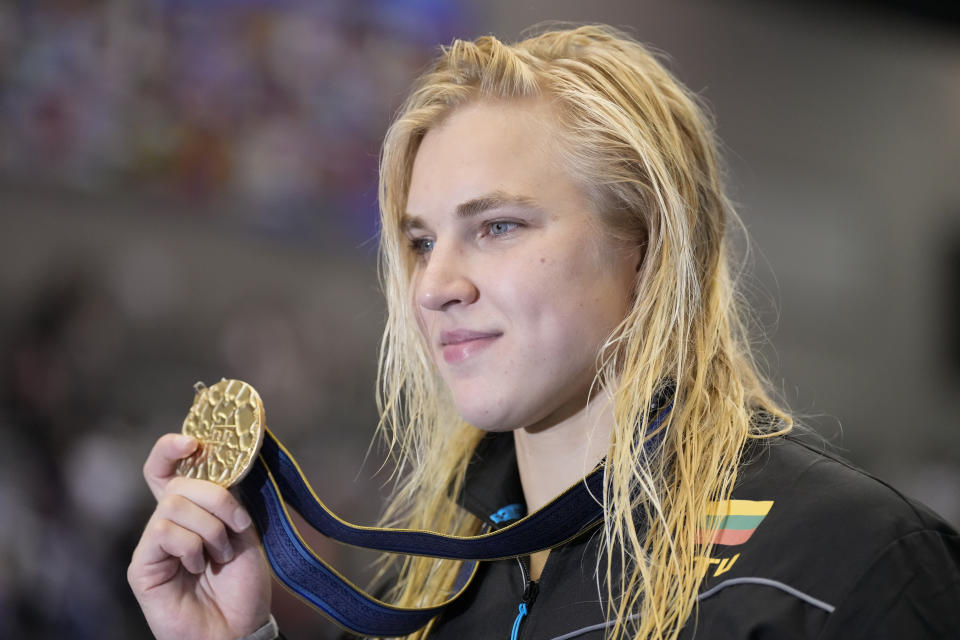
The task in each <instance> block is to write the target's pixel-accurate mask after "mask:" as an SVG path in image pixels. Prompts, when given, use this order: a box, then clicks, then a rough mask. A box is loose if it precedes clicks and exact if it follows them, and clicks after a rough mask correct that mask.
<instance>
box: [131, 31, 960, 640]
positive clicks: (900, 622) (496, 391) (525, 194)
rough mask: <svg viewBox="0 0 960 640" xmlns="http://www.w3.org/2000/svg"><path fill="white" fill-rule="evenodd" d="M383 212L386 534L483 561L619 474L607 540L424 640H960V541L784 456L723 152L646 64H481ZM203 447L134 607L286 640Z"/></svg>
mask: <svg viewBox="0 0 960 640" xmlns="http://www.w3.org/2000/svg"><path fill="white" fill-rule="evenodd" d="M380 204H381V212H382V235H381V255H382V269H383V276H384V285H385V289H386V295H387V301H388V309H389V317H388V320H387V327H386V330H385V333H384V340H383V347H382V352H381V367H380V375H381V387H380V392H381V393H380V397H379V399H380V408H381V416H382V420H381V427H382V430H383V433H384V435H385V437H386V439H387V441H388V442H389V443H390V445H391V446H392V448H393V451H394V452H395V453H396V454H397V455H398V457H399V460H400V462H401V469H402V472H403V473H404V476H403V477H404V481H403V484H402V486H401V487H400V489H399V491H398V492H397V493H396V495H395V496H394V498H393V500H392V502H391V503H390V504H389V506H388V508H387V512H386V515H385V523H387V524H390V525H392V526H402V527H405V528H418V529H428V530H434V531H444V532H449V533H456V534H460V535H472V534H477V533H479V532H480V531H481V530H483V528H484V527H487V528H497V527H500V526H503V525H504V524H506V523H509V522H511V521H514V520H515V519H516V518H518V517H520V516H522V515H523V514H524V513H527V512H532V511H534V510H536V509H539V508H540V507H542V506H543V505H545V504H546V503H548V502H549V501H550V500H551V499H553V498H554V497H555V496H556V495H558V494H560V493H561V492H563V491H564V490H565V489H567V488H568V487H570V486H571V485H574V484H576V483H577V482H578V481H579V480H580V479H581V478H583V477H584V475H585V474H587V473H588V472H589V471H590V470H591V469H593V468H594V467H595V466H596V465H598V464H602V465H604V490H603V492H602V495H600V496H598V499H600V500H602V503H603V507H604V520H603V523H602V527H599V528H597V529H595V530H593V531H590V532H588V533H586V534H584V535H582V536H580V537H577V538H574V539H573V540H570V541H568V542H566V543H565V544H563V545H560V546H558V547H555V548H553V549H551V550H549V551H542V552H539V553H535V554H533V555H532V556H530V557H527V558H522V559H520V561H519V562H518V561H517V560H502V561H494V562H487V563H483V564H482V567H481V569H480V570H479V573H478V575H477V577H476V578H475V580H474V582H473V583H472V584H471V586H470V587H469V589H468V591H467V593H466V594H465V595H464V597H463V598H461V599H460V600H458V601H457V603H456V604H455V605H453V606H452V607H451V608H449V609H447V610H446V611H445V612H444V613H443V614H441V615H440V616H438V618H436V619H434V620H433V622H431V624H430V625H428V626H427V627H426V628H424V629H423V630H421V631H420V632H418V633H417V634H415V635H414V637H429V638H458V639H464V638H509V637H511V633H513V634H514V635H515V636H519V637H525V638H538V639H539V638H573V637H577V638H601V637H605V638H638V639H641V638H642V639H647V638H692V637H694V634H695V633H696V634H697V637H701V638H748V637H749V638H851V637H870V638H887V637H889V638H894V637H897V638H899V637H911V638H912V637H960V617H958V616H960V614H958V610H960V607H957V604H960V569H958V565H960V541H958V537H957V533H956V532H955V531H953V530H952V529H950V528H949V527H948V526H947V525H946V524H944V523H943V522H941V521H940V520H939V519H938V518H937V517H936V516H934V515H933V514H931V513H930V512H928V511H926V510H925V509H923V508H922V507H920V506H918V505H916V504H914V503H911V502H909V501H907V500H905V499H904V498H902V497H901V496H900V495H899V494H897V493H896V492H895V491H893V490H892V489H890V488H888V487H887V486H886V485H884V484H882V483H880V482H879V481H876V480H873V479H871V478H869V477H868V476H866V475H864V474H862V473H861V472H858V471H856V470H854V469H852V468H850V467H848V466H847V465H845V464H843V463H841V462H838V461H835V460H833V459H831V458H829V457H827V456H825V455H822V454H821V453H819V452H817V451H814V450H812V449H809V448H807V447H805V446H803V445H801V444H799V443H798V442H796V441H795V440H794V439H792V438H791V437H789V436H787V435H786V434H787V432H788V431H790V428H791V421H790V418H789V416H788V415H787V414H786V412H785V411H784V410H782V409H781V408H780V407H779V406H778V405H777V404H776V403H775V402H774V401H773V400H772V399H771V397H770V395H769V394H768V393H767V391H766V388H765V385H764V383H763V380H762V378H761V376H760V375H759V374H758V372H757V369H756V367H755V365H754V363H753V361H752V359H751V355H750V349H749V340H748V337H747V336H746V335H745V330H744V325H743V321H742V318H741V310H740V309H739V299H738V297H737V295H736V292H735V289H734V283H733V279H732V275H731V270H730V266H729V262H730V255H729V246H728V243H727V240H726V237H725V234H726V231H727V227H728V226H729V225H730V224H731V223H733V222H735V214H734V212H733V210H732V209H731V207H730V204H729V202H728V200H727V199H726V197H725V195H724V191H723V186H722V184H721V179H720V174H719V172H718V168H717V158H716V148H715V142H714V139H713V135H712V130H711V127H710V123H709V121H708V120H707V118H706V117H705V115H704V114H703V112H702V111H701V110H700V108H699V107H698V105H697V102H696V100H695V99H694V98H693V97H692V96H691V94H690V93H689V92H688V91H686V90H685V89H684V88H682V87H681V86H680V85H679V84H678V83H677V82H676V80H674V79H673V78H672V77H671V76H670V75H669V74H668V73H667V72H666V71H665V70H664V68H663V67H662V66H661V65H660V64H659V63H658V62H657V61H656V60H655V59H654V58H653V57H652V56H651V55H650V53H649V52H647V51H646V50H645V49H644V48H643V47H642V46H641V45H640V44H638V43H636V42H635V41H633V40H631V39H630V38H628V37H626V36H624V35H622V34H620V33H618V32H616V31H614V30H611V29H609V28H606V27H595V26H591V27H581V28H578V29H572V30H565V31H552V32H547V33H544V34H542V35H539V36H535V37H532V38H530V39H528V40H525V41H523V42H520V43H518V44H516V45H506V44H503V43H501V42H499V41H498V40H496V39H495V38H492V37H485V38H480V39H479V40H477V41H475V42H462V41H456V42H454V43H453V45H451V46H450V47H449V48H445V49H444V50H443V53H442V55H441V56H440V58H439V59H438V60H437V62H436V64H435V65H434V67H433V68H432V69H431V70H429V71H428V72H427V73H426V74H425V75H424V76H423V77H422V78H420V80H419V81H418V82H417V84H416V85H415V87H414V88H413V90H412V92H411V95H410V97H409V98H408V100H407V102H406V104H405V105H404V107H403V108H402V109H401V112H400V114H399V115H398V117H397V119H396V121H395V122H394V124H393V125H392V126H391V128H390V130H389V132H388V134H387V137H386V140H385V143H384V149H383V156H382V163H381V188H380ZM654 418H657V421H656V423H654ZM195 446H196V443H195V442H193V441H192V440H191V439H189V438H184V437H182V436H176V435H172V434H171V435H167V436H164V437H162V438H161V439H160V440H159V441H158V442H157V445H156V446H155V447H154V450H153V451H152V452H151V454H150V456H149V458H148V460H147V463H146V465H145V475H146V478H147V482H148V484H149V485H150V487H151V489H152V490H153V492H154V494H155V495H156V496H157V499H158V505H157V509H156V512H155V513H154V515H153V517H152V518H151V519H150V521H149V523H148V524H147V527H146V529H145V531H144V534H143V537H142V539H141V541H140V544H139V546H138V547H137V549H136V551H135V552H134V555H133V560H132V562H131V565H130V569H129V579H130V583H131V585H132V587H133V589H134V592H135V593H136V595H137V598H138V600H139V602H140V604H141V606H142V608H143V610H144V613H145V615H146V617H147V620H148V622H149V624H150V626H151V629H152V630H153V631H154V633H155V634H156V635H157V637H158V638H178V639H181V640H183V639H186V638H194V637H195V638H230V639H232V638H241V637H244V636H247V635H248V634H252V633H254V632H255V631H256V630H258V629H259V631H256V633H257V634H259V635H257V636H256V637H275V634H274V632H273V630H272V627H271V626H270V625H264V622H265V621H266V620H268V618H269V617H270V616H269V609H270V604H269V584H268V582H269V581H268V578H267V575H268V571H267V568H266V566H265V563H264V560H263V559H262V555H261V554H260V552H259V549H258V540H257V538H256V535H255V534H254V533H253V531H252V528H251V527H250V526H249V523H250V520H249V517H248V516H247V515H246V513H245V511H244V509H243V507H242V506H241V505H240V504H238V503H237V502H236V501H235V500H234V499H233V498H232V497H231V495H230V494H229V493H228V492H227V491H225V490H222V489H220V488H219V487H217V486H215V485H212V484H209V483H205V482H202V481H197V480H190V479H186V478H178V477H174V467H175V465H176V461H177V460H178V459H179V458H181V457H184V456H186V455H188V454H189V453H190V452H191V451H192V450H193V448H194V447H195ZM459 568H460V563H459V562H456V561H449V560H448V561H440V560H435V559H431V558H409V559H406V560H403V561H395V564H394V565H393V566H390V565H388V566H387V567H386V569H385V575H392V576H394V577H395V580H394V588H393V590H392V592H391V594H390V595H391V596H392V599H391V601H392V602H395V603H396V604H398V605H400V606H405V607H409V606H425V605H428V604H431V603H436V602H439V601H442V600H443V599H444V598H445V597H446V596H447V595H449V591H450V589H451V588H452V586H453V583H454V581H455V579H456V577H457V573H458V571H459ZM520 603H523V604H524V607H523V610H524V611H525V615H524V616H521V617H520V618H519V619H518V605H519V604H520Z"/></svg>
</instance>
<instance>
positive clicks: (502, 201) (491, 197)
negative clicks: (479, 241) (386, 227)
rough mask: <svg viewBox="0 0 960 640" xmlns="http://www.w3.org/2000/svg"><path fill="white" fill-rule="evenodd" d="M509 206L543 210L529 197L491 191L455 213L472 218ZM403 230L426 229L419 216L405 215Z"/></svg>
mask: <svg viewBox="0 0 960 640" xmlns="http://www.w3.org/2000/svg"><path fill="white" fill-rule="evenodd" d="M507 206H516V207H524V208H527V209H536V210H541V207H540V205H538V204H537V201H536V200H534V199H533V198H531V197H529V196H522V195H515V194H510V193H507V192H506V191H500V190H497V191H491V192H490V193H487V194H484V195H482V196H479V197H476V198H471V199H470V200H467V201H465V202H461V203H460V204H458V205H457V207H456V209H455V212H456V215H457V217H458V218H472V217H474V216H477V215H480V214H481V213H483V212H485V211H490V210H492V209H500V208H502V207H507ZM400 226H401V228H402V229H403V230H404V231H406V230H409V229H422V228H424V227H426V224H425V223H424V221H423V219H422V218H420V217H418V216H412V215H409V214H405V215H404V216H403V218H402V219H401V220H400Z"/></svg>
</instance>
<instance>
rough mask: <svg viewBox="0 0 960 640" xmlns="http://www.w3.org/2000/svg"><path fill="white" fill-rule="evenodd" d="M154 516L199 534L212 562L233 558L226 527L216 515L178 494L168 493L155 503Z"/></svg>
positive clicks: (220, 562) (228, 560)
mask: <svg viewBox="0 0 960 640" xmlns="http://www.w3.org/2000/svg"><path fill="white" fill-rule="evenodd" d="M156 516H157V517H158V518H163V519H166V520H169V521H171V522H173V523H174V524H176V525H179V526H180V527H183V528H184V529H187V530H188V531H192V532H193V533H195V534H197V535H198V536H200V539H201V540H202V541H203V546H204V548H205V549H206V550H207V554H208V555H209V556H210V558H211V559H213V561H214V562H217V563H219V564H225V563H227V562H230V561H231V560H233V556H234V550H233V545H231V544H230V537H229V535H228V534H227V527H226V525H225V524H224V523H223V521H222V520H220V519H219V518H218V517H216V516H215V515H213V514H212V513H210V512H209V511H207V510H206V509H204V508H203V507H201V506H199V505H197V504H196V503H194V502H191V501H190V500H189V499H188V498H185V497H184V496H182V495H178V494H168V495H166V496H164V497H163V499H161V500H160V503H159V504H158V505H157V510H156Z"/></svg>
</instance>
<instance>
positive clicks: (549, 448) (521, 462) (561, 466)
mask: <svg viewBox="0 0 960 640" xmlns="http://www.w3.org/2000/svg"><path fill="white" fill-rule="evenodd" d="M612 431H613V414H612V409H611V406H610V401H609V400H608V398H607V397H606V396H605V395H603V394H602V393H598V394H597V395H596V396H595V397H593V398H591V400H590V402H589V403H588V404H586V405H585V406H583V407H581V408H579V409H578V410H576V411H573V412H572V413H570V414H569V415H568V416H566V417H564V418H563V419H561V420H552V421H543V422H541V423H538V424H536V425H532V426H529V427H525V428H523V429H517V430H516V431H514V432H513V439H514V442H515V444H516V450H517V466H518V467H519V469H520V482H521V484H522V485H523V494H524V498H525V499H526V502H527V512H528V513H532V512H533V511H536V510H537V509H540V508H541V507H543V506H544V505H545V504H547V503H548V502H550V501H551V500H553V499H554V498H555V497H556V496H558V495H559V494H560V493H561V492H563V491H564V490H565V489H567V488H569V487H570V486H571V485H573V484H574V483H576V482H577V481H579V480H581V479H582V478H583V477H584V476H585V475H587V474H588V473H590V471H592V470H593V468H594V467H595V466H596V465H597V463H598V462H600V461H601V460H602V459H603V457H604V456H605V455H606V454H607V451H608V449H609V447H610V434H611V432H612Z"/></svg>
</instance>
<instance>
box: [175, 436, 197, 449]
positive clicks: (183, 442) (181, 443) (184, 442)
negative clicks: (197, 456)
mask: <svg viewBox="0 0 960 640" xmlns="http://www.w3.org/2000/svg"><path fill="white" fill-rule="evenodd" d="M193 443H194V439H193V438H192V437H191V436H183V435H181V436H177V446H178V447H180V448H181V449H186V448H187V447H188V446H189V445H192V444H193Z"/></svg>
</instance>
